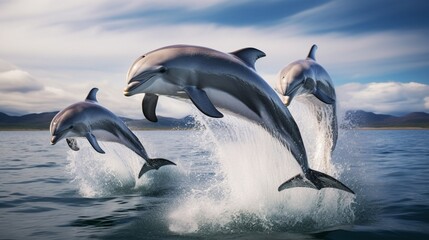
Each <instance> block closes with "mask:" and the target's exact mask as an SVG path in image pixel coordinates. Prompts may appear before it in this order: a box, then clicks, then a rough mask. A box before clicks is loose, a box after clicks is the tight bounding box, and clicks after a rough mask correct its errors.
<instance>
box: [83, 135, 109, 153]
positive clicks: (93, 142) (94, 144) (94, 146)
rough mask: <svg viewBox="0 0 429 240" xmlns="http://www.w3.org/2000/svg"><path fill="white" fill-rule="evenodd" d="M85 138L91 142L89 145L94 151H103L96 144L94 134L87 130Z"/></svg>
mask: <svg viewBox="0 0 429 240" xmlns="http://www.w3.org/2000/svg"><path fill="white" fill-rule="evenodd" d="M85 137H86V139H88V142H89V143H90V144H91V146H92V147H93V148H94V149H95V151H97V152H99V153H105V152H104V151H103V149H101V147H100V145H98V142H97V139H96V138H95V136H94V135H93V134H92V133H90V132H88V133H87V134H86V135H85Z"/></svg>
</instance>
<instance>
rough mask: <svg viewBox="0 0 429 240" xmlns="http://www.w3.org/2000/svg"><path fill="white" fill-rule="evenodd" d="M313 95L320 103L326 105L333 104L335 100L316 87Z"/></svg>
mask: <svg viewBox="0 0 429 240" xmlns="http://www.w3.org/2000/svg"><path fill="white" fill-rule="evenodd" d="M313 95H314V96H315V97H316V98H317V99H319V100H320V101H322V102H324V103H326V104H335V98H332V97H331V96H329V95H328V94H327V93H325V92H324V91H323V90H321V89H320V88H319V87H316V90H315V91H314V92H313Z"/></svg>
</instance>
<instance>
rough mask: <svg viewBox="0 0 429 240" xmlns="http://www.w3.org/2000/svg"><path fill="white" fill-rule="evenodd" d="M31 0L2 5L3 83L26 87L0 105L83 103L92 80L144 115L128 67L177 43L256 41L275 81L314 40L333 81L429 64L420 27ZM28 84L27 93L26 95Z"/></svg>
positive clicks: (193, 2)
mask: <svg viewBox="0 0 429 240" xmlns="http://www.w3.org/2000/svg"><path fill="white" fill-rule="evenodd" d="M31 3H33V2H31ZM31 3H29V2H28V1H8V2H4V3H1V4H0V5H1V7H0V36H1V42H2V44H1V45H0V56H2V58H3V59H6V60H7V61H8V62H13V63H14V64H17V65H19V66H20V68H19V69H18V70H16V71H15V72H13V71H12V72H8V73H5V74H6V75H0V81H2V82H0V84H1V85H0V91H2V92H5V91H9V90H10V89H13V88H15V89H20V90H21V93H19V94H15V95H12V94H11V93H7V94H2V96H1V97H0V100H1V102H0V110H1V109H10V111H12V110H13V109H16V111H17V112H33V111H51V110H59V108H60V107H64V106H67V104H71V103H72V102H74V101H80V100H81V98H83V97H85V95H86V92H87V91H89V89H91V88H92V87H98V88H100V93H99V94H100V98H99V99H100V102H101V103H102V104H103V106H106V107H108V108H109V109H111V110H112V111H113V112H115V113H117V114H120V115H125V116H135V117H138V116H141V106H140V102H141V98H142V96H143V95H139V96H135V97H132V98H126V97H124V96H123V94H122V89H123V88H124V87H125V74H126V72H127V70H128V67H129V66H130V64H131V63H132V62H133V61H134V59H135V58H137V57H138V56H139V55H141V54H143V53H145V52H148V51H151V50H153V49H156V48H159V47H163V46H166V45H171V44H178V43H181V44H194V45H202V46H207V47H211V48H215V49H218V50H221V51H234V50H236V49H239V48H243V47H248V46H252V47H256V48H259V49H261V50H262V51H264V52H265V53H266V54H267V57H265V58H263V59H260V60H258V62H257V64H256V68H257V70H258V72H259V73H260V74H261V75H263V76H264V77H266V80H267V81H268V82H270V83H272V82H273V81H275V80H273V79H274V76H275V75H276V74H277V73H278V72H279V71H280V70H281V69H282V68H283V67H285V66H286V65H287V64H289V63H290V62H292V61H295V60H297V59H302V58H304V57H305V56H306V54H307V52H308V50H309V48H310V46H311V45H312V44H313V43H316V44H318V45H319V50H318V52H317V59H318V61H319V62H320V63H321V64H322V65H323V66H324V67H325V68H326V69H327V70H328V71H329V73H330V75H331V77H332V78H333V81H334V83H335V84H336V85H339V84H340V83H344V82H345V81H344V79H351V78H353V77H355V78H356V79H359V78H360V77H363V76H372V75H374V74H381V73H385V72H391V71H399V70H403V69H410V68H413V67H416V66H417V65H418V66H429V62H422V61H420V62H419V61H418V60H414V59H413V58H412V56H413V55H414V54H417V53H419V54H429V52H428V48H427V47H426V45H427V43H426V41H422V40H421V38H419V36H420V35H419V34H418V33H414V32H409V33H408V34H403V33H399V32H377V33H370V34H361V35H355V36H348V35H344V34H339V33H312V34H309V33H306V32H305V31H303V29H302V28H301V27H302V25H300V24H298V23H294V22H283V23H280V24H278V25H274V26H271V27H234V26H219V25H215V24H208V23H205V24H197V23H181V24H163V23H162V21H159V22H157V21H156V19H157V17H153V16H152V18H153V19H151V21H149V22H148V21H146V20H147V16H146V17H145V16H139V18H127V19H115V18H112V17H114V16H118V15H126V14H128V13H132V12H133V11H134V12H135V11H138V10H144V11H146V10H148V9H154V8H158V9H161V8H173V7H178V8H186V9H193V10H194V9H202V8H209V7H211V6H214V5H218V6H220V5H221V4H227V3H226V1H225V0H211V1H197V0H187V1H162V2H160V1H155V0H147V1H127V2H123V1H116V0H110V1H101V0H97V1H89V2H88V1H83V0H78V1H64V2H62V3H61V4H57V2H56V1H51V0H39V1H35V3H34V4H31ZM158 17H159V18H160V19H161V18H162V17H163V16H158ZM410 43H412V44H410ZM399 59H400V61H399ZM0 67H1V64H0ZM0 70H1V69H0ZM3 72H5V71H3ZM35 76H37V77H35ZM5 79H9V80H7V83H8V84H4V83H6V80H5ZM11 79H15V81H11ZM18 79H19V80H18ZM25 87H27V88H28V89H27V90H28V91H27V93H26V94H23V93H22V90H23V89H25ZM343 87H344V88H347V87H346V86H343ZM348 87H351V85H350V86H348ZM360 88H363V85H362V86H360ZM29 90H31V91H29ZM374 100H377V99H374ZM399 100H400V99H399ZM172 104H173V107H170V106H171V105H172ZM186 106H187V105H186ZM186 106H185V105H183V104H177V106H176V103H175V102H174V101H170V100H165V98H161V99H160V106H159V111H160V112H161V113H162V114H165V115H168V114H169V112H168V109H174V110H173V111H175V113H172V114H173V115H174V114H179V113H180V112H186V111H187V110H186V109H187V107H186ZM176 109H177V111H176ZM176 112H177V113H176Z"/></svg>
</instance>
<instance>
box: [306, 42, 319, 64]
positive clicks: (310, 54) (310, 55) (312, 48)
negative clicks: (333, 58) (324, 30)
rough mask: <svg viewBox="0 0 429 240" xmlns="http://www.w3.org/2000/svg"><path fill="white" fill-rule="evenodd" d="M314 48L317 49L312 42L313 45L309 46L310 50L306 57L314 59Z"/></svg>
mask: <svg viewBox="0 0 429 240" xmlns="http://www.w3.org/2000/svg"><path fill="white" fill-rule="evenodd" d="M316 50H317V45H316V44H313V46H311V49H310V52H309V53H308V56H307V59H308V58H310V59H313V60H314V61H316Z"/></svg>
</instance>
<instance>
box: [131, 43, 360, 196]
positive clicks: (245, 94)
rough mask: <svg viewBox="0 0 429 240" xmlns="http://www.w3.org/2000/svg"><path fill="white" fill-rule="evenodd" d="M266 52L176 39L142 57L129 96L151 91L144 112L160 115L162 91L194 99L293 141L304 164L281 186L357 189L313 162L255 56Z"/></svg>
mask: <svg viewBox="0 0 429 240" xmlns="http://www.w3.org/2000/svg"><path fill="white" fill-rule="evenodd" d="M264 56H265V54H264V53H263V52H262V51H260V50H258V49H255V48H244V49H241V50H237V51H235V52H232V53H223V52H219V51H216V50H213V49H209V48H204V47H198V46H189V45H174V46H168V47H164V48H160V49H157V50H154V51H152V52H149V53H147V54H145V55H143V56H141V57H139V58H138V59H137V60H136V61H135V62H134V63H133V65H132V66H131V67H130V69H129V71H128V74H127V81H128V86H127V87H126V88H125V90H124V95H125V96H132V95H135V94H138V93H145V96H144V98H143V103H142V105H143V113H144V114H145V116H146V118H147V119H149V120H156V115H155V109H156V103H157V100H158V95H166V96H170V97H176V98H183V99H190V100H191V101H192V102H193V103H194V105H195V106H196V107H197V108H198V109H199V110H200V111H201V112H203V113H204V114H206V115H208V116H210V117H215V118H221V117H223V114H222V113H221V112H220V111H219V110H218V108H219V109H223V110H225V111H228V112H230V113H232V114H236V115H239V116H241V117H244V118H246V119H249V120H250V121H253V122H254V123H256V124H258V125H261V126H262V127H264V128H265V129H266V130H267V131H268V132H269V133H270V134H271V135H273V136H274V137H276V138H277V139H279V140H280V142H281V143H282V144H283V145H285V146H286V147H288V149H289V150H290V151H291V153H292V155H293V156H294V157H295V159H296V160H297V162H298V163H299V165H300V166H301V169H302V174H298V175H297V176H295V177H293V178H292V179H290V180H288V181H286V182H285V183H283V184H282V185H280V187H279V188H278V190H279V191H281V190H283V189H287V188H292V187H310V188H314V189H321V188H325V187H333V188H338V189H342V190H345V191H348V192H351V193H353V191H352V190H350V189H349V188H348V187H346V186H345V185H344V184H342V183H340V182H339V181H337V180H335V179H334V178H332V177H330V176H328V175H326V174H324V173H321V172H317V171H315V170H312V169H310V168H309V166H308V160H307V155H306V151H305V148H304V144H303V141H302V138H301V134H300V132H299V129H298V127H297V125H296V123H295V121H294V119H293V118H292V116H291V114H290V112H289V110H288V109H287V108H286V107H284V105H283V102H282V101H281V99H280V98H279V97H278V95H277V94H276V93H275V91H274V90H273V89H272V88H271V87H270V86H269V85H268V84H267V82H265V81H264V80H263V79H262V78H261V77H260V76H259V75H258V74H257V73H256V70H255V66H254V64H255V62H256V60H257V59H258V58H261V57H264Z"/></svg>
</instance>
